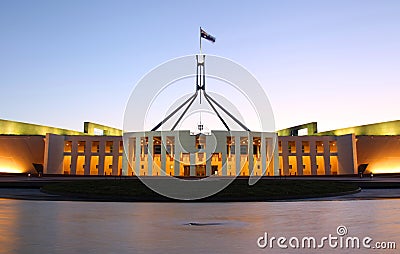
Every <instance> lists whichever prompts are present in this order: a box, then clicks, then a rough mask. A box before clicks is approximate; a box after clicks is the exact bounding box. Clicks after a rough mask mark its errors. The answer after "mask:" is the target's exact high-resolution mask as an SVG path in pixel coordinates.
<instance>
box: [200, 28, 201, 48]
mask: <svg viewBox="0 0 400 254" xmlns="http://www.w3.org/2000/svg"><path fill="white" fill-rule="evenodd" d="M200 55H201V27H200Z"/></svg>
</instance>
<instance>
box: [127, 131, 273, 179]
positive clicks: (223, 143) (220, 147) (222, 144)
mask: <svg viewBox="0 0 400 254" xmlns="http://www.w3.org/2000/svg"><path fill="white" fill-rule="evenodd" d="M159 136H160V135H159V134H158V135H157V133H155V135H152V133H146V138H147V140H148V143H147V145H148V149H149V151H148V154H147V155H148V156H147V158H148V160H147V166H148V167H147V168H148V171H147V173H146V175H149V176H151V175H153V172H152V169H153V157H152V152H153V139H154V137H159ZM141 138H143V136H136V137H135V138H130V139H129V153H128V154H129V158H130V160H131V161H132V159H133V150H134V151H135V158H136V160H135V165H134V168H133V170H134V172H135V174H137V175H138V174H139V173H140V169H141V160H140V153H141ZM214 138H216V139H217V141H216V142H217V149H216V151H214V150H212V148H213V147H211V145H209V144H211V143H212V141H213V140H212V139H214ZM240 138H241V137H240V136H234V140H235V156H236V160H235V161H236V165H235V166H236V174H237V175H239V174H240V171H241V160H240V158H241V154H240V146H241V142H240ZM260 138H261V151H260V153H261V154H260V155H261V160H262V163H261V164H262V173H263V174H265V172H266V171H267V152H268V154H271V155H272V154H273V152H274V151H272V149H273V147H274V144H273V139H272V138H269V140H270V141H267V138H266V136H264V135H261V137H260ZM135 140H136V141H135ZM174 140H179V139H178V138H177V137H176V136H175V137H174ZM143 143H144V145H145V142H143ZM207 144H208V145H207ZM165 145H166V144H165V140H162V141H161V175H162V176H164V175H165V174H166V159H167V155H166V149H165ZM190 145H192V144H190ZM247 145H248V157H247V160H248V167H249V173H250V174H251V173H252V171H253V170H252V169H254V157H253V136H251V135H250V136H249V137H248V140H247ZM194 146H195V141H193V147H194ZM133 147H134V148H135V149H132V148H133ZM226 147H227V136H211V135H207V136H206V147H205V149H203V150H200V151H199V152H204V153H205V156H206V158H208V159H207V160H206V175H207V176H210V175H211V174H212V173H213V172H211V158H212V155H213V153H220V154H221V160H222V162H223V163H222V168H221V169H219V170H221V171H222V175H223V176H227V151H226V150H227V149H226ZM267 149H268V150H267ZM187 152H188V151H183V149H182V147H181V146H180V145H177V144H175V145H174V151H173V154H174V157H175V160H174V175H175V176H179V175H180V166H181V165H180V164H181V162H180V157H181V154H182V153H187ZM268 159H269V160H271V159H272V158H268ZM189 160H190V176H195V175H196V154H195V153H193V152H190V153H189Z"/></svg>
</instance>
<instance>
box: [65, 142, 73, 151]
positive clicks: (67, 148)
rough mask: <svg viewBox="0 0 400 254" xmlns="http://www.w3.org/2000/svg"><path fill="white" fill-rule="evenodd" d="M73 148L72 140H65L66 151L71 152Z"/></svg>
mask: <svg viewBox="0 0 400 254" xmlns="http://www.w3.org/2000/svg"><path fill="white" fill-rule="evenodd" d="M71 150H72V141H65V142H64V152H65V153H70V152H71Z"/></svg>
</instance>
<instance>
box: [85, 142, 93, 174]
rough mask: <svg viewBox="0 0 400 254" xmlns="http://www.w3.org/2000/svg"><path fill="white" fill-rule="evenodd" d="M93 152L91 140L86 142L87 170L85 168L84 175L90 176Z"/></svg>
mask: <svg viewBox="0 0 400 254" xmlns="http://www.w3.org/2000/svg"><path fill="white" fill-rule="evenodd" d="M91 152H92V143H91V141H89V140H86V141H85V153H84V155H85V168H84V171H85V172H84V175H85V176H87V175H90V155H91Z"/></svg>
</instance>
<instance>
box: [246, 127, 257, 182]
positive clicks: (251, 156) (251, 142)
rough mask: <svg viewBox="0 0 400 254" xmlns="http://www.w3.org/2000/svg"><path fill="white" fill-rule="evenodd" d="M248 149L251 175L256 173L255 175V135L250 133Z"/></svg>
mask: <svg viewBox="0 0 400 254" xmlns="http://www.w3.org/2000/svg"><path fill="white" fill-rule="evenodd" d="M247 148H248V149H247V151H248V154H247V160H248V161H249V164H248V165H249V176H250V175H252V174H254V175H255V173H254V155H253V153H254V151H253V150H254V145H253V136H252V135H251V134H250V135H249V138H248V140H247Z"/></svg>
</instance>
